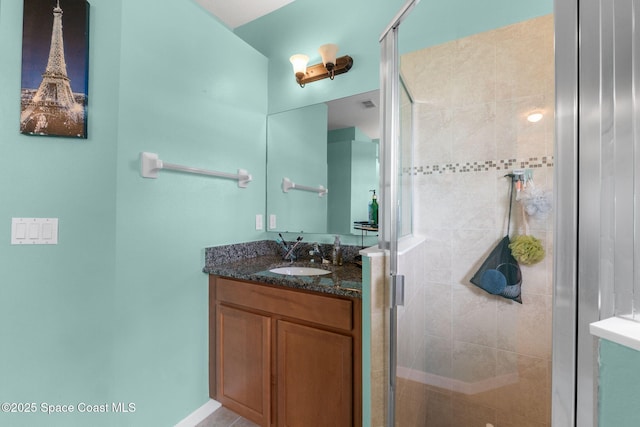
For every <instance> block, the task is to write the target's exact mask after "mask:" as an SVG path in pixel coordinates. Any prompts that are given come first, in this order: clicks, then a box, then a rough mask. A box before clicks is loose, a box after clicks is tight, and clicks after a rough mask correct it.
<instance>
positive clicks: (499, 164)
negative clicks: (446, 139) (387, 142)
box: [402, 156, 554, 175]
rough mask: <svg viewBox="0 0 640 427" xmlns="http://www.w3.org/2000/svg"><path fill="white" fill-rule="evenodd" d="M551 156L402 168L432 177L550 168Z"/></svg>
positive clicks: (409, 172)
mask: <svg viewBox="0 0 640 427" xmlns="http://www.w3.org/2000/svg"><path fill="white" fill-rule="evenodd" d="M553 161H554V159H553V156H542V157H529V158H528V159H526V160H518V159H503V160H486V161H484V162H483V161H479V162H466V163H461V162H459V163H446V164H442V165H426V166H414V167H412V168H403V170H402V173H403V174H405V175H409V174H413V175H433V174H443V173H466V172H485V171H490V170H497V171H499V170H511V169H536V168H552V167H553Z"/></svg>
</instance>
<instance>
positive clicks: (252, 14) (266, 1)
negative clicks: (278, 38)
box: [196, 0, 294, 29]
mask: <svg viewBox="0 0 640 427" xmlns="http://www.w3.org/2000/svg"><path fill="white" fill-rule="evenodd" d="M293 1H294V0H196V2H197V3H198V4H199V5H200V6H202V7H203V8H205V9H206V10H208V11H209V12H211V14H212V15H214V16H216V17H217V18H218V19H220V20H221V21H222V22H224V23H225V24H226V25H227V26H228V27H229V28H231V29H234V28H236V27H239V26H240V25H244V24H246V23H247V22H251V21H253V20H254V19H257V18H260V17H261V16H263V15H266V14H268V13H271V12H273V11H274V10H276V9H280V8H281V7H282V6H285V5H287V4H289V3H291V2H293Z"/></svg>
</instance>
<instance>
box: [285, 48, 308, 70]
mask: <svg viewBox="0 0 640 427" xmlns="http://www.w3.org/2000/svg"><path fill="white" fill-rule="evenodd" d="M289 61H290V62H291V65H293V74H296V75H297V74H298V73H302V74H303V75H304V74H305V73H306V72H307V63H308V62H309V57H308V56H307V55H303V54H301V53H298V54H296V55H293V56H292V57H291V58H289Z"/></svg>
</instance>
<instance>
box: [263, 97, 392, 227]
mask: <svg viewBox="0 0 640 427" xmlns="http://www.w3.org/2000/svg"><path fill="white" fill-rule="evenodd" d="M378 100H379V92H378V91H377V90H376V91H372V92H366V93H363V94H359V95H354V96H350V97H348V98H342V99H338V100H333V101H329V102H327V103H322V104H317V105H311V106H307V107H302V108H298V109H295V110H290V111H285V112H281V113H277V114H272V115H270V116H269V117H268V122H267V215H268V216H269V217H271V216H272V215H275V227H269V231H288V232H295V233H300V232H305V233H329V234H356V235H361V234H362V231H361V230H355V229H354V228H353V223H354V222H355V221H367V220H368V205H369V203H370V202H371V199H372V192H371V190H376V193H378V185H379V184H378V176H379V166H378V141H379V124H378V122H379V114H380V113H379V108H378ZM283 177H287V178H289V179H290V180H291V181H293V182H294V183H296V184H299V185H304V186H310V187H318V186H319V185H323V186H325V187H327V188H328V190H329V191H328V194H327V195H326V196H324V197H319V196H318V193H313V192H309V191H299V190H289V191H288V192H286V193H285V192H284V191H283V189H282V178H283Z"/></svg>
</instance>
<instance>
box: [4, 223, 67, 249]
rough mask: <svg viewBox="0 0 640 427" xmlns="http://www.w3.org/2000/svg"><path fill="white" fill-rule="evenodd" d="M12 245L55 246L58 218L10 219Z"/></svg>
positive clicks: (56, 242)
mask: <svg viewBox="0 0 640 427" xmlns="http://www.w3.org/2000/svg"><path fill="white" fill-rule="evenodd" d="M11 244H12V245H57V244H58V218H11Z"/></svg>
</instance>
